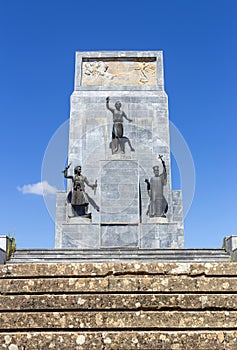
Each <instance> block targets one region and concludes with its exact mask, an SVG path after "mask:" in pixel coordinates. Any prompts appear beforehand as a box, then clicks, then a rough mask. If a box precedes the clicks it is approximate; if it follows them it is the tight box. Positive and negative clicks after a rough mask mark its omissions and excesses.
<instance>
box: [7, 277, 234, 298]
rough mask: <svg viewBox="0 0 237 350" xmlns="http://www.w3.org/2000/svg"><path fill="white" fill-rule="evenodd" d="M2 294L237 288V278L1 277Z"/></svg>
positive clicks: (205, 290) (215, 290)
mask: <svg viewBox="0 0 237 350" xmlns="http://www.w3.org/2000/svg"><path fill="white" fill-rule="evenodd" d="M0 290H1V293H2V294H24V293H25V294H32V293H33V294H34V293H68V292H70V293H76V292H78V293H80V292H85V291H86V292H87V293H91V292H96V293H99V292H102V293H103V292H104V293H108V292H112V293H119V292H139V293H142V292H155V293H157V292H166V293H167V292H168V293H172V292H176V293H178V292H179V293H191V292H193V293H202V292H212V293H213V292H215V293H216V292H219V293H226V292H233V291H236V290H237V278H235V277H232V278H229V277H203V276H200V277H196V278H192V277H188V276H172V275H171V276H169V277H167V276H155V277H154V276H146V277H144V276H143V277H141V276H133V275H131V276H129V274H128V275H126V276H122V277H116V276H112V277H88V278H83V277H82V278H77V277H74V278H38V279H24V278H23V279H5V280H4V279H0Z"/></svg>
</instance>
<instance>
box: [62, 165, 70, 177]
mask: <svg viewBox="0 0 237 350" xmlns="http://www.w3.org/2000/svg"><path fill="white" fill-rule="evenodd" d="M70 166H71V163H69V164H68V166H66V168H65V169H64V170H63V171H62V173H63V175H64V177H65V178H66V179H73V176H71V175H68V174H67V171H68V169H69V168H70Z"/></svg>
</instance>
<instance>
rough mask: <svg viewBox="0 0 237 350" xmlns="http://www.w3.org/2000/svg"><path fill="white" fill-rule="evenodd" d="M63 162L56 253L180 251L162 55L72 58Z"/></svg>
mask: <svg viewBox="0 0 237 350" xmlns="http://www.w3.org/2000/svg"><path fill="white" fill-rule="evenodd" d="M68 164H69V165H70V164H72V166H71V167H69V166H67V167H66V168H65V170H63V173H64V176H65V177H66V178H68V188H67V190H66V191H59V192H58V193H57V201H56V235H55V248H79V249H97V250H100V249H121V250H122V249H126V250H129V249H133V250H134V249H138V250H139V249H140V250H142V249H143V250H144V249H146V250H147V252H148V253H149V249H150V250H154V249H159V248H183V246H184V232H183V214H182V194H181V191H178V190H175V191H174V190H172V186H171V168H170V140H169V120H168V98H167V95H166V93H165V90H164V78H163V56H162V52H161V51H148V52H147V51H146V52H144V51H142V52H137V51H128V52H124V51H119V52H107V51H106V52H77V53H76V71H75V88H74V92H73V94H72V96H71V112H70V134H69V150H68ZM62 167H63V165H62ZM73 169H74V174H73ZM81 173H83V175H82V174H81Z"/></svg>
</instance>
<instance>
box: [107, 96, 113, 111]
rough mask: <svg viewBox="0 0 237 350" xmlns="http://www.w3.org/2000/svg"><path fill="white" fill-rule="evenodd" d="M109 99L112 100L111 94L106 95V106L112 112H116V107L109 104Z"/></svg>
mask: <svg viewBox="0 0 237 350" xmlns="http://www.w3.org/2000/svg"><path fill="white" fill-rule="evenodd" d="M109 101H110V98H109V96H108V97H106V108H107V109H108V110H109V111H110V112H112V113H113V112H114V108H111V107H110V105H109Z"/></svg>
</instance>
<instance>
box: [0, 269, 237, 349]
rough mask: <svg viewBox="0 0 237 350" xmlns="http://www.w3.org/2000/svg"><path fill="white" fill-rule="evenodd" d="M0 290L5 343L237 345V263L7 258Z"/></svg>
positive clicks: (0, 335)
mask: <svg viewBox="0 0 237 350" xmlns="http://www.w3.org/2000/svg"><path fill="white" fill-rule="evenodd" d="M0 290H1V294H0V349H6V350H34V349H35V350H50V349H57V350H79V349H88V350H90V349H97V350H98V349H104V350H105V349H126V350H130V349H131V350H132V349H141V350H148V349H150V350H151V349H156V350H167V349H172V350H177V349H178V350H180V349H187V350H216V349H218V350H236V349H237V263H210V262H209V263H154V262H153V263H148V262H146V263H139V262H131V263H129V262H127V263H121V262H120V263H37V264H34V263H25V264H7V265H3V266H1V267H0Z"/></svg>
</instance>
